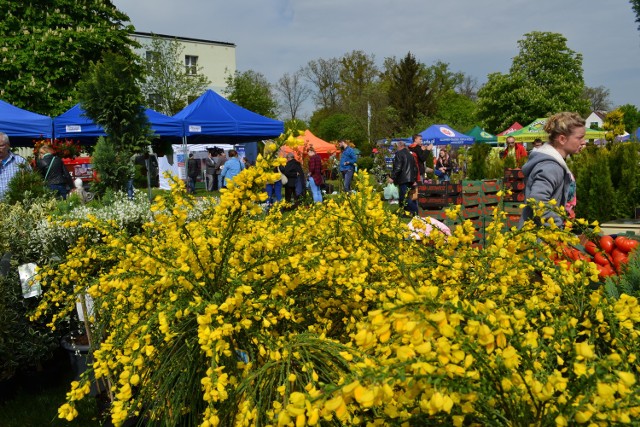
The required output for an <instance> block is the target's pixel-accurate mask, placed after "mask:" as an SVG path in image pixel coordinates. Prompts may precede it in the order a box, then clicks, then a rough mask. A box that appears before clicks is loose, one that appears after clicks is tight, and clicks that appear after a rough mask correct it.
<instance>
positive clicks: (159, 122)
mask: <svg viewBox="0 0 640 427" xmlns="http://www.w3.org/2000/svg"><path fill="white" fill-rule="evenodd" d="M145 114H146V115H147V119H148V120H149V124H150V125H151V130H152V131H153V132H154V133H155V134H156V135H158V136H160V137H176V138H181V137H182V136H183V126H182V122H181V121H180V120H177V119H174V118H173V117H169V116H165V115H164V114H161V113H158V112H157V111H154V110H152V109H150V108H148V109H146V110H145ZM53 128H54V135H55V137H56V138H74V139H79V140H86V139H90V140H95V139H96V138H98V137H100V136H105V135H106V132H105V131H104V129H103V128H102V126H100V125H98V124H96V123H94V122H93V121H92V120H91V119H90V118H88V117H86V115H85V111H84V110H83V109H82V107H81V106H80V104H76V105H74V106H73V107H71V108H70V109H69V110H67V111H65V112H64V113H62V114H61V115H59V116H58V117H55V118H54V119H53Z"/></svg>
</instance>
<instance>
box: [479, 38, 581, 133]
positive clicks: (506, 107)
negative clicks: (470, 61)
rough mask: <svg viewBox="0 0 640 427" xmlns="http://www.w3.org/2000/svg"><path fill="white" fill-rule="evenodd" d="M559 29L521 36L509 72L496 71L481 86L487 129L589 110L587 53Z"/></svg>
mask: <svg viewBox="0 0 640 427" xmlns="http://www.w3.org/2000/svg"><path fill="white" fill-rule="evenodd" d="M566 42H567V40H566V38H565V37H564V36H562V35H561V34H558V33H549V32H538V31H534V32H531V33H528V34H525V38H524V39H523V40H520V41H518V45H519V47H520V52H519V53H518V55H516V56H515V57H514V58H513V63H512V65H511V68H510V71H509V74H506V75H505V74H501V73H493V74H490V75H489V79H488V81H487V83H486V84H485V85H484V86H483V87H482V88H481V89H480V91H478V112H477V114H478V118H479V119H480V120H481V121H482V122H483V124H484V125H485V127H486V128H487V129H493V130H500V129H504V128H505V127H507V126H509V125H510V124H511V123H513V122H514V121H519V122H522V123H528V122H530V121H532V120H534V119H535V118H536V117H547V116H548V115H549V114H552V113H556V112H559V111H576V112H578V113H580V114H583V115H584V114H586V113H587V112H588V111H589V105H588V101H586V100H585V99H584V98H583V97H582V96H581V95H582V91H583V88H584V79H583V76H582V73H583V70H582V55H580V54H579V53H576V52H574V51H572V50H571V49H569V48H568V47H567V45H566Z"/></svg>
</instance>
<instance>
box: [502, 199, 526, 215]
mask: <svg viewBox="0 0 640 427" xmlns="http://www.w3.org/2000/svg"><path fill="white" fill-rule="evenodd" d="M503 209H504V211H505V212H506V213H507V215H520V214H521V213H522V209H521V208H520V203H514V202H504V207H503Z"/></svg>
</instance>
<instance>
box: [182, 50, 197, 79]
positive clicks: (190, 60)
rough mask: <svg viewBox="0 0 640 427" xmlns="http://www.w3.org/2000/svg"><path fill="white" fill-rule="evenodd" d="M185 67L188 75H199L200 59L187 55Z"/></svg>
mask: <svg viewBox="0 0 640 427" xmlns="http://www.w3.org/2000/svg"><path fill="white" fill-rule="evenodd" d="M184 66H185V71H186V73H187V74H189V75H192V76H195V75H196V74H198V57H197V56H193V55H185V56H184Z"/></svg>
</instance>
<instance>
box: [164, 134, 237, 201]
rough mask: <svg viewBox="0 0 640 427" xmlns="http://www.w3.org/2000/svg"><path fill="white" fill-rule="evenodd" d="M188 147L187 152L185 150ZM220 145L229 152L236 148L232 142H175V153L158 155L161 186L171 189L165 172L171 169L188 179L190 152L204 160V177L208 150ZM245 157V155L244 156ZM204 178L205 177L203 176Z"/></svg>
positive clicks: (180, 177)
mask: <svg viewBox="0 0 640 427" xmlns="http://www.w3.org/2000/svg"><path fill="white" fill-rule="evenodd" d="M185 147H186V152H185ZM214 147H218V148H221V149H223V150H224V151H226V152H228V151H229V150H232V149H234V147H235V146H233V145H231V144H187V145H183V144H173V145H172V146H171V148H172V149H173V154H167V155H165V156H162V157H158V170H159V173H160V188H161V189H163V190H169V189H170V188H171V186H170V183H169V180H167V178H165V176H164V173H165V172H167V171H169V172H171V174H172V175H175V176H177V177H178V178H179V179H182V180H185V179H187V175H186V173H185V169H186V163H187V162H186V160H187V159H188V156H189V153H193V157H195V158H196V159H200V161H201V162H202V164H201V166H202V167H201V168H200V169H201V170H202V173H203V177H204V171H205V167H204V159H206V158H207V155H208V151H207V150H209V149H210V148H214ZM236 149H237V150H238V155H239V156H240V155H241V154H242V153H240V150H239V149H238V148H236ZM242 157H244V156H242ZM203 179H204V178H203Z"/></svg>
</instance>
